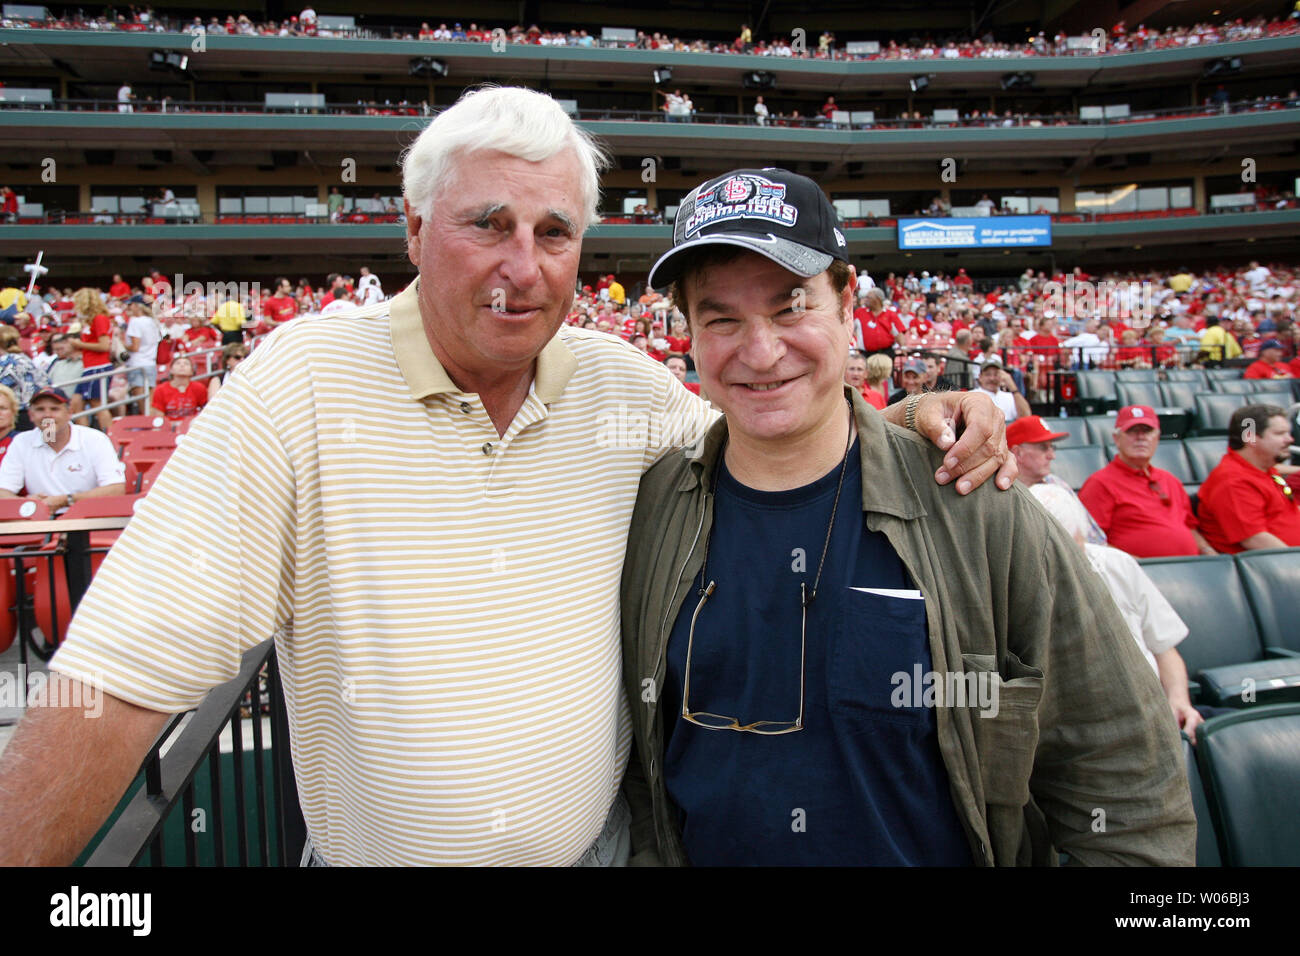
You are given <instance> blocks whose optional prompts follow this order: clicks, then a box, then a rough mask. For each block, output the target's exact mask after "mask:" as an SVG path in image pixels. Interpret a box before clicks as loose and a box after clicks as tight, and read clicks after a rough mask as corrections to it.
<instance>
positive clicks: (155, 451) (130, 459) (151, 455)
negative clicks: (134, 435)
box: [122, 445, 175, 488]
mask: <svg viewBox="0 0 1300 956" xmlns="http://www.w3.org/2000/svg"><path fill="white" fill-rule="evenodd" d="M173 451H175V449H173V448H136V447H135V446H134V445H128V446H127V447H126V451H125V452H123V453H122V461H123V462H126V463H128V464H129V465H134V466H135V469H136V471H138V472H139V473H140V474H141V475H145V474H148V473H149V472H150V471H154V470H156V469H159V468H161V466H162V465H165V464H166V463H167V459H168V458H170V457H171V456H172V452H173ZM155 477H156V476H155ZM127 487H128V488H130V487H131V486H130V485H127Z"/></svg>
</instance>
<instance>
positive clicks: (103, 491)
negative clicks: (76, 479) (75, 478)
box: [76, 481, 126, 499]
mask: <svg viewBox="0 0 1300 956" xmlns="http://www.w3.org/2000/svg"><path fill="white" fill-rule="evenodd" d="M124 494H126V482H125V481H117V482H114V483H113V484H111V485H100V486H99V487H98V488H91V489H90V490H89V491H79V492H76V495H77V498H78V499H81V498H108V497H110V496H112V495H124Z"/></svg>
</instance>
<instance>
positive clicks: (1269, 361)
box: [1242, 339, 1292, 378]
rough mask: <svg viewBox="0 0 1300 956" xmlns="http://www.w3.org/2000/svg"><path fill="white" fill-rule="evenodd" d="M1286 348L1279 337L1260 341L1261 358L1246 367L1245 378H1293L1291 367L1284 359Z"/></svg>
mask: <svg viewBox="0 0 1300 956" xmlns="http://www.w3.org/2000/svg"><path fill="white" fill-rule="evenodd" d="M1283 351H1284V349H1283V346H1282V343H1281V341H1279V340H1278V339H1265V340H1264V341H1263V342H1260V343H1259V358H1258V359H1256V360H1255V361H1254V362H1252V363H1250V365H1248V366H1247V367H1246V372H1245V374H1244V375H1243V376H1242V377H1243V378H1291V377H1292V376H1291V367H1290V366H1289V365H1287V364H1286V363H1285V362H1283V361H1282V353H1283Z"/></svg>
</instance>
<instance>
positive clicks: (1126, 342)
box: [1115, 329, 1151, 368]
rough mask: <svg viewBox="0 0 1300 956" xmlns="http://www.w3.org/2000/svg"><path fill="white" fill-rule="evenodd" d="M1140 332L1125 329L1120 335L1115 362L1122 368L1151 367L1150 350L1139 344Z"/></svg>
mask: <svg viewBox="0 0 1300 956" xmlns="http://www.w3.org/2000/svg"><path fill="white" fill-rule="evenodd" d="M1137 338H1138V334H1137V332H1135V331H1134V330H1133V329H1125V330H1124V333H1123V334H1122V335H1121V336H1120V343H1121V344H1120V347H1119V349H1118V350H1117V351H1116V352H1115V364H1116V365H1118V366H1120V367H1121V368H1150V367H1151V362H1150V357H1151V353H1150V350H1149V349H1147V348H1146V347H1145V346H1142V345H1138V344H1137Z"/></svg>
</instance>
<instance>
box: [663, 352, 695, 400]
mask: <svg viewBox="0 0 1300 956" xmlns="http://www.w3.org/2000/svg"><path fill="white" fill-rule="evenodd" d="M663 362H664V366H665V367H666V368H667V369H668V371H670V372H672V373H673V375H674V376H676V378H677V381H679V382H681V383H682V386H683V387H684V388H685V389H686V391H688V392H692V393H694V394H696V395H698V394H700V383H699V382H688V381H686V359H685V358H684V357H683V356H681V355H677V354H673V355H669V356H668V357H667V358H666V359H664V360H663Z"/></svg>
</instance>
